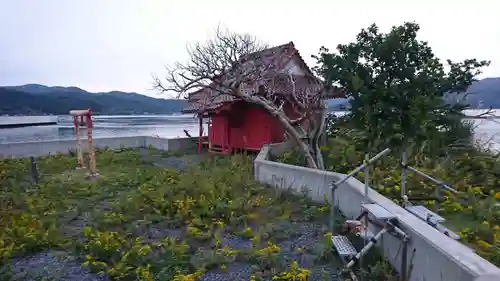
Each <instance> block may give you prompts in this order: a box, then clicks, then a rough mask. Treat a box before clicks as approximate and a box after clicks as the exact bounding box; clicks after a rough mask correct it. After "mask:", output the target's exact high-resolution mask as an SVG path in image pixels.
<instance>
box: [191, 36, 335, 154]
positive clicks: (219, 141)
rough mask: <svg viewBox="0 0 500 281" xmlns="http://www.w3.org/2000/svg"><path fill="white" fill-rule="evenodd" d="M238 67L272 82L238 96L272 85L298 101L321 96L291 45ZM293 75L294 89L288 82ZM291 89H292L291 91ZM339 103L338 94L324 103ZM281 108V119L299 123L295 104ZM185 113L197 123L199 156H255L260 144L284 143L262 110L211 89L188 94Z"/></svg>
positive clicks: (250, 58)
mask: <svg viewBox="0 0 500 281" xmlns="http://www.w3.org/2000/svg"><path fill="white" fill-rule="evenodd" d="M240 63H242V64H244V65H243V67H245V65H251V66H252V67H253V69H257V68H260V69H265V72H266V73H263V74H262V73H260V74H259V77H263V76H265V77H270V76H272V79H266V81H268V82H264V83H266V84H265V85H263V84H262V83H263V82H262V81H259V82H257V83H246V84H244V85H242V86H241V87H240V91H245V92H246V93H249V94H257V93H259V92H260V91H262V86H264V87H268V86H270V85H268V83H271V82H269V81H271V80H272V83H273V84H272V87H273V91H274V92H279V93H280V94H281V95H283V96H286V95H291V93H292V91H293V92H294V93H296V95H300V94H301V93H302V94H304V93H319V91H320V87H321V84H320V81H319V80H318V79H317V78H316V77H315V76H314V74H313V73H312V71H311V70H310V69H309V67H308V66H307V65H306V63H305V62H304V60H303V59H302V57H301V56H300V54H299V52H298V51H297V49H296V48H295V46H294V44H293V42H290V43H288V44H284V45H280V46H277V47H273V48H269V49H265V50H262V51H259V52H255V53H252V54H249V55H247V56H245V57H244V58H240ZM290 75H292V76H293V78H294V80H295V86H292V83H290V82H289V81H290V80H289V79H290V78H289V76H290ZM292 87H293V88H292ZM337 97H342V94H341V93H340V91H339V92H335V93H332V94H331V95H330V96H329V97H328V98H337ZM286 100H287V102H285V104H284V105H283V109H284V112H285V114H286V115H287V116H288V117H289V118H290V119H293V118H297V117H299V116H300V115H299V113H296V110H294V109H293V108H294V106H293V104H292V103H293V99H286ZM183 113H195V114H197V116H198V118H199V121H200V132H199V141H198V151H201V150H202V148H203V147H207V148H208V151H210V152H216V153H221V154H229V153H231V152H232V151H234V150H247V151H259V150H260V149H261V148H262V146H263V145H264V144H270V143H279V142H282V141H284V137H285V131H284V128H283V126H282V125H281V124H280V123H279V121H278V120H276V118H275V117H274V116H271V114H269V113H268V111H266V110H265V109H263V108H261V107H259V106H258V105H254V104H251V103H247V102H245V101H243V100H241V99H238V98H236V97H234V96H231V95H225V94H220V93H214V92H212V90H211V89H209V88H206V89H201V90H199V91H196V92H194V93H191V94H189V97H188V105H187V106H186V108H184V109H183ZM204 118H208V134H207V136H202V135H203V120H204Z"/></svg>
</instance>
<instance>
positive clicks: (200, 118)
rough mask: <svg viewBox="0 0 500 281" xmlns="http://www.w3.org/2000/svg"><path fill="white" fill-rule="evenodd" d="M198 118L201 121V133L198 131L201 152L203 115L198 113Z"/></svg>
mask: <svg viewBox="0 0 500 281" xmlns="http://www.w3.org/2000/svg"><path fill="white" fill-rule="evenodd" d="M198 120H199V123H200V127H199V133H198V153H201V147H202V140H203V115H201V114H198Z"/></svg>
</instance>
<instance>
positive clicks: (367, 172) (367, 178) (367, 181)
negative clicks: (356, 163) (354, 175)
mask: <svg viewBox="0 0 500 281" xmlns="http://www.w3.org/2000/svg"><path fill="white" fill-rule="evenodd" d="M368 161H370V154H369V153H367V154H366V155H365V164H368V163H369V162H368ZM364 174H365V203H368V202H369V199H368V187H369V185H370V165H366V167H365V172H364Z"/></svg>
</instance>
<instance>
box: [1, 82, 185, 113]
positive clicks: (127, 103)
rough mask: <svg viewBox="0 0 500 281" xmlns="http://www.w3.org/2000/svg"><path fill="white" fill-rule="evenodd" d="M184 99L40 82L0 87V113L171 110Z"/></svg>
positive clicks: (179, 106)
mask: <svg viewBox="0 0 500 281" xmlns="http://www.w3.org/2000/svg"><path fill="white" fill-rule="evenodd" d="M185 104H186V100H178V99H156V98H152V97H148V96H144V95H141V94H137V93H125V92H118V91H112V92H107V93H90V92H87V91H85V90H82V89H80V88H77V87H58V86H56V87H48V86H44V85H39V84H27V85H22V86H7V87H0V114H9V115H14V114H23V115H25V114H31V115H36V114H68V112H69V111H70V110H72V109H85V108H91V109H92V110H94V111H95V112H96V113H97V114H145V113H150V114H170V113H176V112H180V111H181V109H182V107H184V105H185Z"/></svg>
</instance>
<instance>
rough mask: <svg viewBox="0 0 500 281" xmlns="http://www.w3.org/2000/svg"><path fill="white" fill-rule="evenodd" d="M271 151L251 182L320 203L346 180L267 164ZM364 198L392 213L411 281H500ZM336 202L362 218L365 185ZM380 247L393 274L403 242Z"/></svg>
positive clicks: (420, 227) (417, 223)
mask: <svg viewBox="0 0 500 281" xmlns="http://www.w3.org/2000/svg"><path fill="white" fill-rule="evenodd" d="M271 149H273V150H276V149H278V147H274V148H273V147H269V146H266V147H264V148H263V149H262V150H261V152H260V153H259V155H258V156H257V159H256V160H255V162H254V172H255V179H256V180H257V181H258V182H260V183H264V184H270V185H272V186H275V187H278V188H287V189H288V188H289V189H293V190H295V191H302V190H304V189H307V190H309V195H310V196H311V198H312V199H314V200H316V201H319V202H324V201H325V199H327V200H330V198H331V196H330V185H331V183H332V182H333V181H336V180H339V179H341V178H343V177H345V175H344V174H340V173H332V172H327V171H321V170H315V169H309V168H305V167H298V166H293V165H287V164H283V163H277V162H272V161H268V160H267V156H268V154H269V151H270V150H271ZM368 197H369V200H370V201H371V202H372V203H376V204H379V205H380V206H382V207H384V208H385V209H387V210H388V211H390V212H392V213H394V214H395V215H396V216H397V217H398V219H399V221H400V223H401V228H402V230H403V231H404V232H406V233H407V234H408V235H409V236H410V237H411V238H410V239H411V240H410V244H409V247H408V248H409V249H408V255H407V257H408V265H410V263H412V264H413V270H412V274H411V276H410V277H411V279H410V280H411V281H470V280H476V281H479V280H482V281H486V280H497V281H498V280H500V269H499V268H498V267H496V266H494V265H493V264H491V263H489V262H488V261H486V260H485V259H483V258H481V257H480V256H478V255H477V254H475V253H474V251H473V250H472V249H471V248H469V247H467V246H465V245H463V244H461V243H459V242H457V241H455V240H453V239H450V238H448V237H447V236H445V235H444V234H442V233H440V232H438V231H437V230H436V229H434V228H432V227H431V226H429V225H427V224H426V223H425V222H423V221H421V220H420V219H418V218H416V217H415V216H413V215H412V214H410V213H408V212H407V211H406V210H405V209H403V208H401V207H400V206H398V205H396V204H395V203H393V202H392V201H391V200H389V199H388V198H386V197H384V196H382V195H381V194H379V193H377V192H376V191H375V190H373V189H370V190H369V193H368ZM335 198H336V204H337V206H338V208H339V209H340V210H341V211H342V213H343V214H344V215H345V216H346V217H348V218H350V219H353V218H355V217H357V216H359V215H360V213H361V202H362V201H364V199H365V197H364V184H363V183H361V182H360V181H358V180H357V179H354V178H351V179H350V180H348V181H347V182H346V183H345V184H343V185H342V186H340V187H339V188H338V189H337V191H336V193H335ZM380 245H381V246H380V247H381V250H382V253H383V255H384V256H385V257H386V258H387V260H389V261H390V263H391V264H392V265H393V266H394V268H396V270H400V268H401V257H402V253H401V248H402V243H401V241H400V240H398V239H397V238H395V237H393V236H391V235H389V234H387V235H384V236H383V237H382V241H381V243H380ZM413 252H414V257H413V261H412V255H413Z"/></svg>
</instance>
